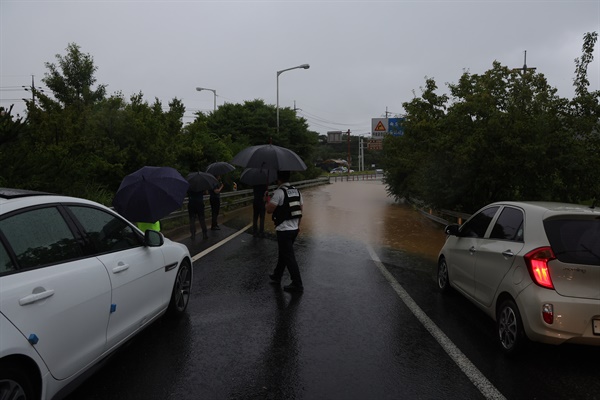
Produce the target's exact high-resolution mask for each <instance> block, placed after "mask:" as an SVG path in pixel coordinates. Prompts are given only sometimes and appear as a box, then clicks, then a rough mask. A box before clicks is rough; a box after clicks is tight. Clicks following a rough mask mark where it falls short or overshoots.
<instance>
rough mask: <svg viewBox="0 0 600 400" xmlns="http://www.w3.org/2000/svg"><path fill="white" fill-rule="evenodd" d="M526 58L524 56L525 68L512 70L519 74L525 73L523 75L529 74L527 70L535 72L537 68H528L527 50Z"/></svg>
mask: <svg viewBox="0 0 600 400" xmlns="http://www.w3.org/2000/svg"><path fill="white" fill-rule="evenodd" d="M524 53H525V54H524V56H523V68H513V69H512V70H513V71H515V72H517V71H521V70H522V71H523V75H524V74H526V73H527V70H532V71H535V70H536V69H537V68H536V67H527V50H525V52H524Z"/></svg>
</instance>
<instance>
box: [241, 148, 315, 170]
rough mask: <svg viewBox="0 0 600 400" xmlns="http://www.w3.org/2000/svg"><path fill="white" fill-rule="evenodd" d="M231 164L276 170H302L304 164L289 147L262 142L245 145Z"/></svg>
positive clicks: (304, 168) (304, 166)
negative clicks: (257, 144) (260, 143)
mask: <svg viewBox="0 0 600 400" xmlns="http://www.w3.org/2000/svg"><path fill="white" fill-rule="evenodd" d="M231 163H232V164H235V165H239V166H240V167H246V168H268V169H272V170H277V171H304V170H306V164H304V161H302V159H301V158H300V157H299V156H298V154H296V153H294V152H293V151H292V150H290V149H286V148H285V147H279V146H275V145H273V144H263V145H259V146H251V147H246V148H245V149H244V150H242V151H240V152H239V153H237V154H236V155H235V157H233V159H232V160H231Z"/></svg>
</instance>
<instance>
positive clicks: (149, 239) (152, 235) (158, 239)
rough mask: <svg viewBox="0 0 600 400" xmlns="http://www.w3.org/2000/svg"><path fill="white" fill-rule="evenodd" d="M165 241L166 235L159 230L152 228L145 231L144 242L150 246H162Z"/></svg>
mask: <svg viewBox="0 0 600 400" xmlns="http://www.w3.org/2000/svg"><path fill="white" fill-rule="evenodd" d="M164 243H165V237H164V236H163V235H162V233H160V232H158V231H153V230H152V229H148V230H146V232H145V233H144V244H145V245H146V246H148V247H160V246H162V245H163V244H164Z"/></svg>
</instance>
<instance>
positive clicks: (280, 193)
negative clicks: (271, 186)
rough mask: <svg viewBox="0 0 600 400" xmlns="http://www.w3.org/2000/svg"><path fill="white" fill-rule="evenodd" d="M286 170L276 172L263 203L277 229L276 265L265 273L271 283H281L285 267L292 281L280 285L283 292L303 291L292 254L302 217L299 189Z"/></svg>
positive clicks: (296, 263) (298, 271)
mask: <svg viewBox="0 0 600 400" xmlns="http://www.w3.org/2000/svg"><path fill="white" fill-rule="evenodd" d="M289 180H290V171H278V172H277V184H278V185H279V186H278V187H277V189H275V191H274V192H273V197H271V199H270V201H269V202H268V203H267V205H266V211H267V213H269V214H272V215H273V222H274V223H275V230H276V232H277V247H278V252H279V255H278V257H277V266H276V267H275V270H274V271H273V273H272V274H270V275H269V278H271V280H272V281H274V282H277V283H279V282H281V278H282V276H283V272H284V270H285V268H286V267H287V269H288V272H289V274H290V277H291V279H292V283H290V284H289V285H286V286H284V287H283V290H285V291H287V292H303V291H304V286H303V285H302V278H301V276H300V268H299V267H298V262H297V261H296V255H295V254H294V241H295V240H296V237H298V233H299V232H300V221H301V219H302V205H303V201H302V195H301V194H300V191H299V190H298V189H296V188H295V187H293V186H292V185H290V182H289Z"/></svg>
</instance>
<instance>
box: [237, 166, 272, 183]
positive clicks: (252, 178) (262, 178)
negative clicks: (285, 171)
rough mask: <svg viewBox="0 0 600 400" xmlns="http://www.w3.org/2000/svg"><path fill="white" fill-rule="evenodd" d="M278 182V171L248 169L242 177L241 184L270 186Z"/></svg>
mask: <svg viewBox="0 0 600 400" xmlns="http://www.w3.org/2000/svg"><path fill="white" fill-rule="evenodd" d="M276 180H277V171H276V170H272V169H270V170H269V169H265V168H246V169H245V170H244V171H243V172H242V174H241V175H240V182H242V183H245V184H246V185H250V186H254V185H270V184H271V183H273V182H275V181H276Z"/></svg>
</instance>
